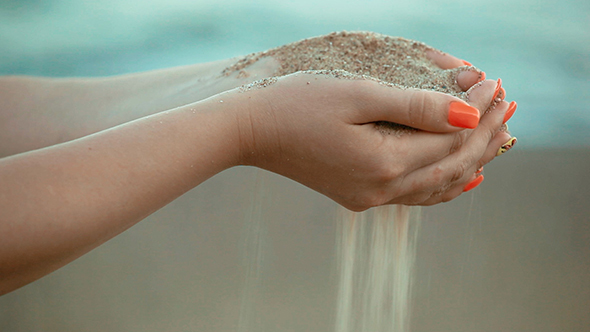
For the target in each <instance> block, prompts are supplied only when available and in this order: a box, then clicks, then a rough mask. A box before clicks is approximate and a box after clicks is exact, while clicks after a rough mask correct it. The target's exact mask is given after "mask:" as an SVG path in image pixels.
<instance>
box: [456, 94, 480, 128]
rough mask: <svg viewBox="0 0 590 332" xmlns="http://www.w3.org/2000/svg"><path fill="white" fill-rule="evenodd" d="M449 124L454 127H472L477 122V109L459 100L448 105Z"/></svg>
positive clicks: (475, 125)
mask: <svg viewBox="0 0 590 332" xmlns="http://www.w3.org/2000/svg"><path fill="white" fill-rule="evenodd" d="M449 124H450V125H451V126H455V127H461V128H469V129H473V128H475V127H477V125H478V124H479V110H478V109H477V108H475V107H473V106H469V105H467V104H466V103H462V102H459V101H453V102H451V105H450V106H449Z"/></svg>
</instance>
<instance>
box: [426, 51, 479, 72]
mask: <svg viewBox="0 0 590 332" xmlns="http://www.w3.org/2000/svg"><path fill="white" fill-rule="evenodd" d="M426 57H427V58H428V59H430V61H432V62H433V63H434V64H435V65H436V66H437V67H439V68H440V69H453V68H457V67H462V66H471V64H469V65H467V64H465V62H467V61H465V60H461V59H459V58H457V57H454V56H452V55H450V54H448V53H444V52H442V51H439V50H437V49H430V50H427V51H426ZM467 63H469V62H467Z"/></svg>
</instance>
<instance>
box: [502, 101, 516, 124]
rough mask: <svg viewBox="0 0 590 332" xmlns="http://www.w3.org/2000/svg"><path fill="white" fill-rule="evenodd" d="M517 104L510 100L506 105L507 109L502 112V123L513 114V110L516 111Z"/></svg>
mask: <svg viewBox="0 0 590 332" xmlns="http://www.w3.org/2000/svg"><path fill="white" fill-rule="evenodd" d="M517 106H518V105H517V104H516V102H515V101H511V102H510V104H509V105H508V110H507V111H506V113H505V114H504V122H503V123H506V122H508V120H510V118H511V117H512V116H513V115H514V112H515V111H516V107H517Z"/></svg>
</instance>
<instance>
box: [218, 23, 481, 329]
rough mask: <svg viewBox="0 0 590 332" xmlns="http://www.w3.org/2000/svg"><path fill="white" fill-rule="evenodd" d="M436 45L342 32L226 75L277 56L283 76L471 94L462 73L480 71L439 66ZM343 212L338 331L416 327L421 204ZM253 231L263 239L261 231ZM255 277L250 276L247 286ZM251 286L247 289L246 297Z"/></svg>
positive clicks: (241, 72)
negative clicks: (434, 54)
mask: <svg viewBox="0 0 590 332" xmlns="http://www.w3.org/2000/svg"><path fill="white" fill-rule="evenodd" d="M429 51H431V52H432V51H434V52H440V51H438V50H435V49H434V48H432V47H430V46H427V45H425V44H424V43H421V42H417V41H412V40H407V39H404V38H398V37H390V36H385V35H380V34H376V33H370V32H339V33H332V34H329V35H326V36H321V37H316V38H310V39H305V40H301V41H298V42H295V43H291V44H288V45H285V46H281V47H278V48H274V49H271V50H268V51H265V52H260V53H254V54H250V55H248V56H246V57H244V58H242V59H240V60H238V61H237V62H236V63H235V64H234V65H232V66H230V67H228V68H226V69H225V70H224V71H223V75H230V74H234V73H236V72H237V73H238V74H237V76H238V77H248V76H249V75H250V73H249V72H248V70H249V68H248V66H249V65H251V64H253V63H255V62H257V61H259V60H261V59H262V58H265V57H273V58H274V59H276V60H278V62H279V64H280V66H279V68H278V69H277V70H276V72H275V73H274V76H276V77H279V76H284V75H288V74H292V73H295V72H300V71H306V72H309V73H315V74H321V75H331V76H333V77H338V78H343V79H369V80H376V81H378V82H380V83H381V84H385V85H388V86H391V87H393V88H401V89H409V88H413V89H423V90H431V91H438V92H442V93H447V94H450V95H453V96H456V97H458V98H461V99H463V100H467V97H468V92H464V91H463V90H462V89H461V88H460V87H459V85H458V84H457V81H456V77H457V75H458V74H459V72H461V71H464V70H475V71H477V72H479V70H477V69H475V68H474V67H470V66H462V67H458V68H454V69H446V70H445V69H440V68H439V67H438V66H436V65H435V64H434V63H433V62H432V61H431V60H429V59H428V57H427V56H426V54H427V52H429ZM441 53H442V52H441ZM276 77H272V78H266V79H263V80H259V81H256V82H253V83H251V84H248V85H245V86H243V87H242V91H248V90H251V89H255V88H264V87H265V86H268V85H271V84H273V83H274V82H276V80H277V79H276ZM377 125H378V127H379V128H381V129H382V130H381V132H382V133H384V134H391V133H394V134H396V135H399V134H403V133H405V132H407V131H411V130H413V129H412V128H409V127H405V126H402V125H399V124H394V123H388V122H379V123H377ZM392 139H395V138H392ZM256 189H257V190H258V191H260V190H261V188H256ZM338 219H339V220H338V226H339V232H338V235H337V236H338V239H337V240H338V241H337V243H338V249H337V254H338V258H339V278H340V281H339V287H338V303H337V313H336V322H335V330H336V331H337V332H352V331H355V332H356V331H365V332H379V331H393V332H402V331H409V326H410V308H411V305H410V300H411V285H412V270H413V266H414V257H415V251H416V239H417V235H418V229H419V222H420V213H419V209H418V208H410V207H407V206H401V205H400V206H381V207H376V208H373V209H371V210H369V211H366V212H363V213H354V212H350V211H348V210H345V209H344V208H340V210H339V213H338ZM250 236H251V237H252V238H254V239H259V238H258V237H257V236H256V234H253V235H250ZM257 241H259V240H257ZM250 246H253V247H258V244H257V243H252V244H250ZM252 282H253V281H252V280H249V281H248V280H247V282H246V287H247V285H249V284H252ZM251 292H252V291H251V290H248V289H245V290H244V296H247V294H250V293H251ZM243 300H244V299H243ZM245 300H246V301H247V300H248V299H245ZM244 308H245V307H243V309H244ZM242 311H244V310H242ZM242 319H244V318H241V320H242Z"/></svg>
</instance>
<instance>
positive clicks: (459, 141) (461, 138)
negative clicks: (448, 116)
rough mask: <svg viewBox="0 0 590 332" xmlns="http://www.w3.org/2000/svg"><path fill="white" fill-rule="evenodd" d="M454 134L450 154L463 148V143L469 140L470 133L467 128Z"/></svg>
mask: <svg viewBox="0 0 590 332" xmlns="http://www.w3.org/2000/svg"><path fill="white" fill-rule="evenodd" d="M453 135H454V137H453V143H452V144H451V147H450V148H449V154H453V153H454V152H456V151H458V150H459V149H461V147H462V146H463V144H465V142H466V141H467V136H468V133H467V130H461V131H459V132H456V133H454V134H453Z"/></svg>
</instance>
